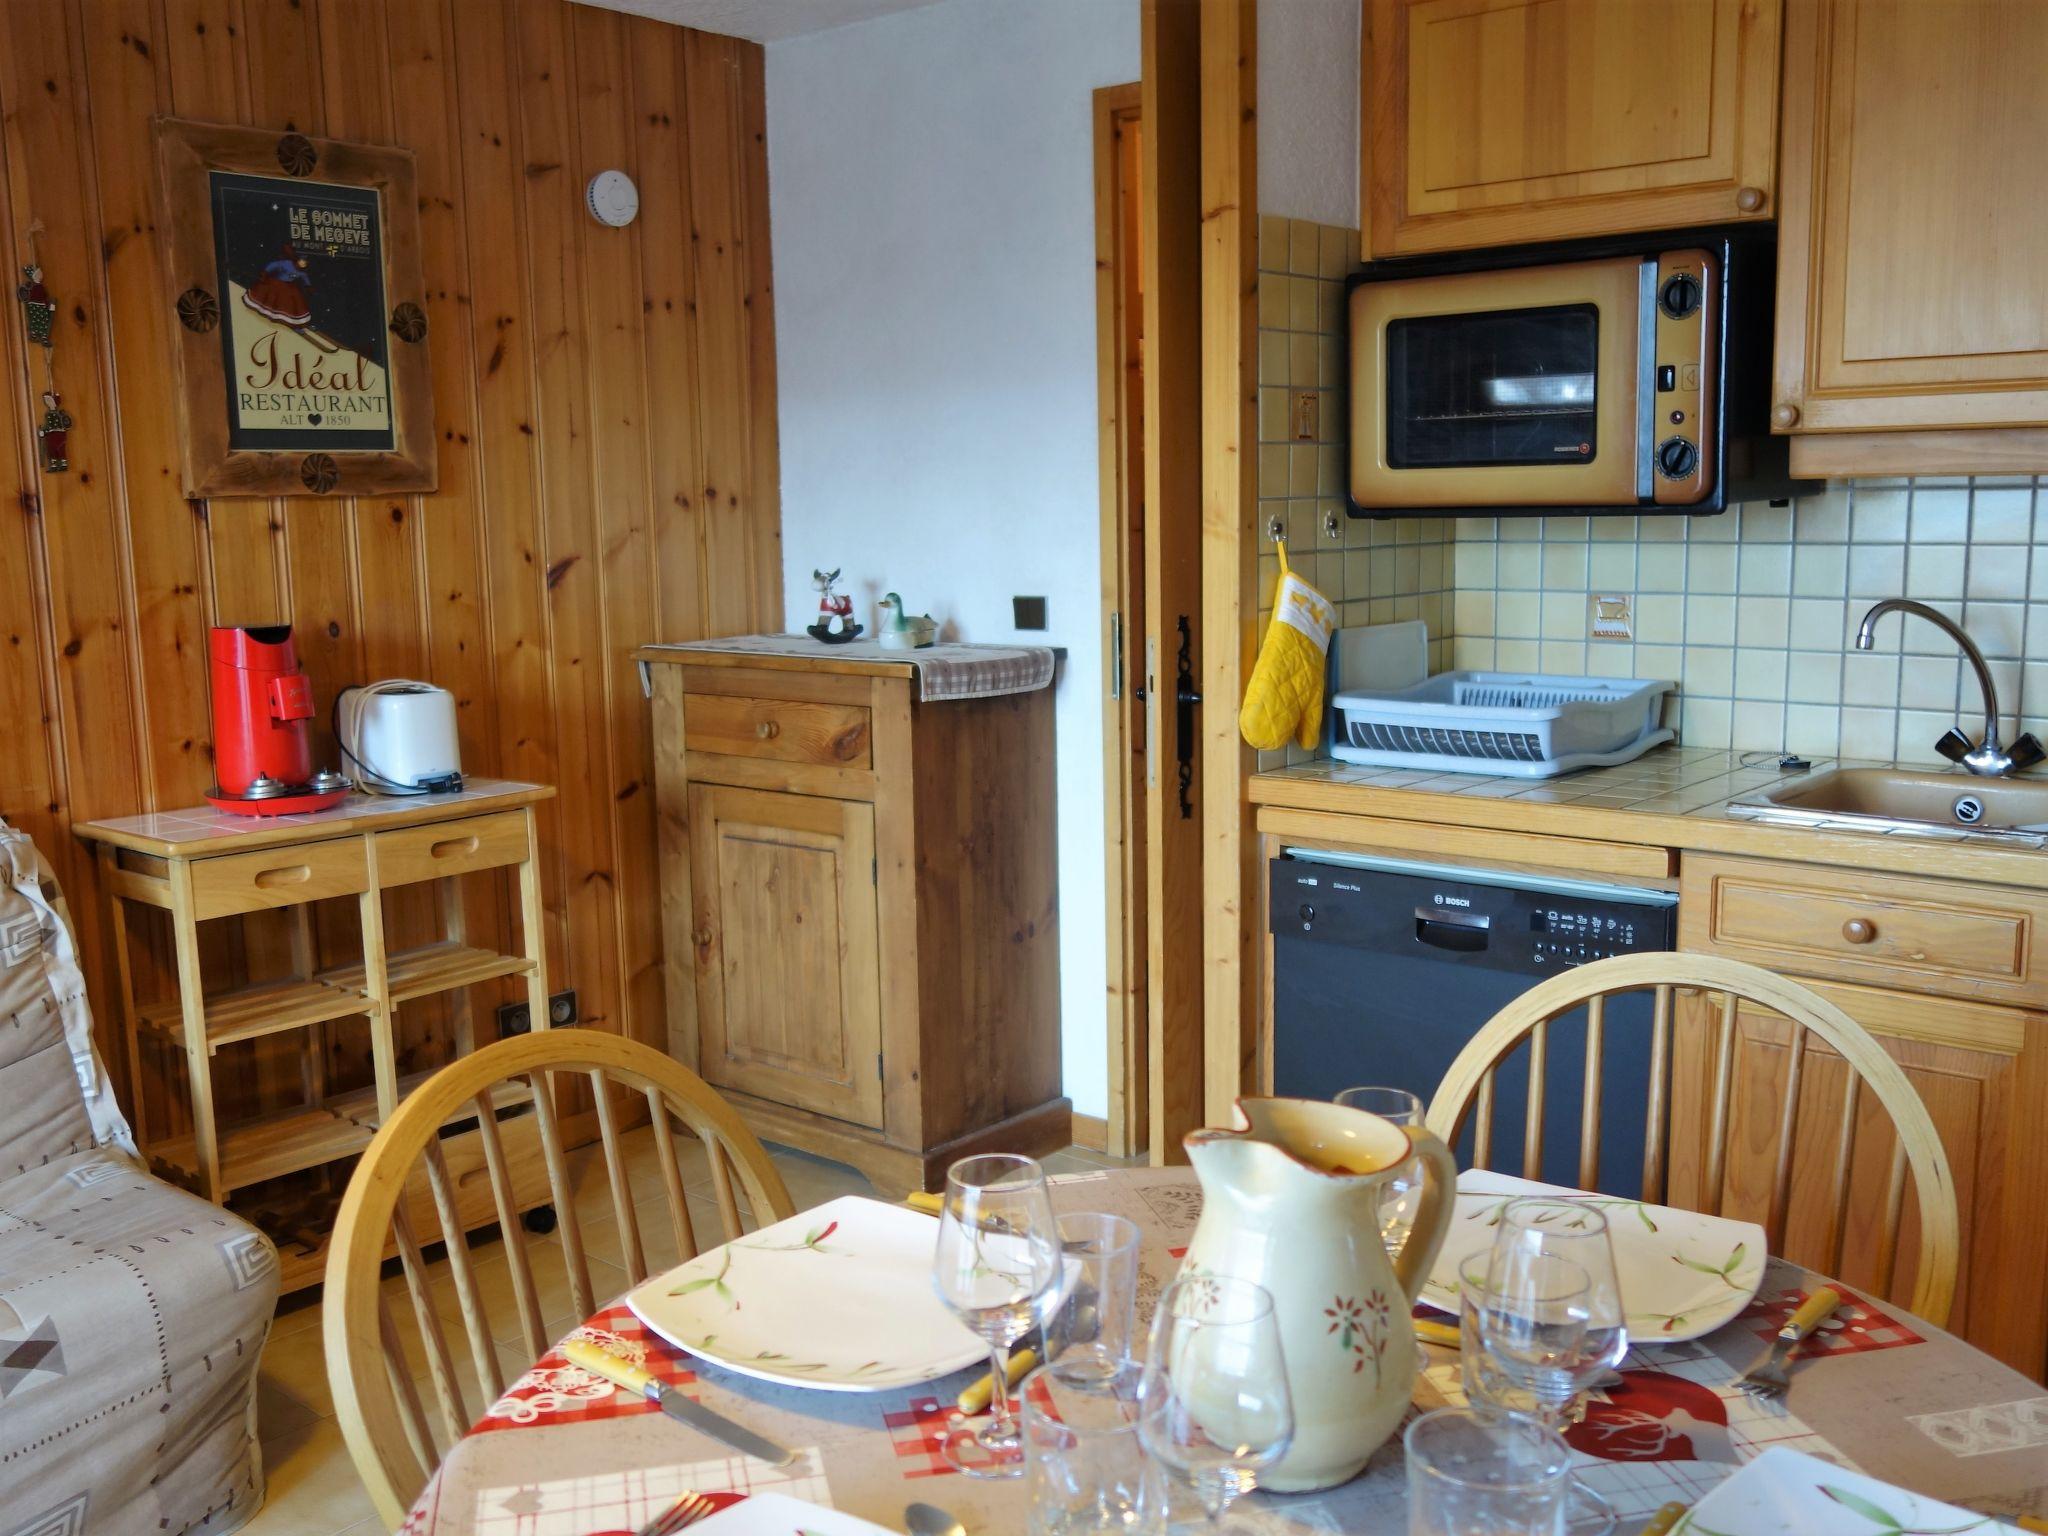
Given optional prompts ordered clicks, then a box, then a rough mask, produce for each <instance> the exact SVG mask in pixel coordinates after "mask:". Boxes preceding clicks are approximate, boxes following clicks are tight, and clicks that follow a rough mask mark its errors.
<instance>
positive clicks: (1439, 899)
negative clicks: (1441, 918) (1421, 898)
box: [1434, 892, 1472, 907]
mask: <svg viewBox="0 0 2048 1536" xmlns="http://www.w3.org/2000/svg"><path fill="white" fill-rule="evenodd" d="M1434 899H1435V901H1436V904H1437V905H1438V906H1440V907H1469V906H1471V905H1472V903H1471V902H1470V901H1468V900H1466V899H1465V898H1464V897H1463V896H1446V895H1443V894H1442V893H1441V892H1439V893H1438V894H1437V896H1436V897H1435V898H1434Z"/></svg>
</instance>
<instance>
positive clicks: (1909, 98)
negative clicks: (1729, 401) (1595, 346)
mask: <svg viewBox="0 0 2048 1536" xmlns="http://www.w3.org/2000/svg"><path fill="white" fill-rule="evenodd" d="M2044 58H2048V6H2043V5H2041V4H2039V3H2038V0H1949V3H1946V4H1942V5H1929V4H1926V3H1925V0H1854V3H1845V0H1792V3H1791V5H1790V7H1789V10H1788V12H1787V16H1786V22H1785V125H1784V136H1785V152H1784V164H1783V172H1784V185H1783V198H1782V202H1783V207H1782V210H1781V213H1780V218H1779V229H1778V236H1779V243H1778V337H1777V366H1776V387H1775V396H1776V398H1775V401H1774V405H1773V418H1772V419H1773V423H1774V425H1776V426H1777V427H1779V428H1780V429H1781V430H1785V429H1790V430H1794V431H1800V432H1847V431H1858V430H1866V431H1868V430H1882V431H1897V430H1902V429H1907V428H1913V427H1925V428H1935V427H1999V426H2020V425H2029V424H2040V423H2043V422H2048V265H2044V264H2043V263H2042V261H2041V259H2040V253H2041V251H2042V250H2043V249H2044V247H2048V177H2044V175H2043V172H2042V165H2043V160H2042V154H2043V150H2042V145H2043V144H2044V143H2048V91H2044V90H2043V89H2042V88H2041V61H2042V60H2043V59H2044Z"/></svg>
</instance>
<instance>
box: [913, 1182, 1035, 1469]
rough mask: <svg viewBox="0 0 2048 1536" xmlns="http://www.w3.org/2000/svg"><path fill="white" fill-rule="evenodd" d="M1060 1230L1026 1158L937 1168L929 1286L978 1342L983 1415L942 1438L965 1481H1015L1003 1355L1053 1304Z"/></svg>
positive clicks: (1015, 1448)
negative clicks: (985, 1367) (985, 1382)
mask: <svg viewBox="0 0 2048 1536" xmlns="http://www.w3.org/2000/svg"><path fill="white" fill-rule="evenodd" d="M1060 1274H1061V1264H1060V1231H1059V1225H1058V1223H1057V1222H1056V1221H1055V1220H1054V1218H1053V1214H1052V1200H1051V1198H1050V1197H1049V1196H1048V1195H1047V1194H1046V1188H1045V1170H1044V1169H1042V1168H1040V1167H1039V1166H1038V1164H1037V1163H1036V1162H1034V1161H1033V1160H1032V1159H1030V1158H1028V1157H1016V1156H1012V1155H1009V1154H1007V1153H1004V1154H991V1155H988V1156H983V1157H969V1158H963V1159H962V1160H961V1161H959V1162H957V1163H955V1164H954V1165H953V1166H952V1167H951V1168H949V1169H947V1170H946V1202H945V1205H944V1206H943V1207H942V1208H941V1210H940V1213H939V1241H938V1247H937V1249H936V1251H935V1252H934V1253H933V1255H932V1288H933V1289H934V1290H936V1291H937V1292H938V1295H939V1299H940V1300H941V1301H943V1302H944V1303H945V1304H946V1305H947V1306H948V1307H950V1308H951V1309H952V1311H953V1314H954V1315H955V1316H956V1317H958V1318H959V1319H960V1321H961V1322H962V1323H964V1324H966V1325H967V1328H968V1330H969V1331H970V1332H972V1333H975V1334H977V1335H979V1336H980V1337H981V1338H983V1339H985V1340H987V1342H988V1347H989V1367H990V1380H991V1382H992V1383H993V1386H994V1391H993V1392H992V1393H991V1394H990V1397H989V1417H988V1422H987V1423H986V1424H984V1425H983V1426H982V1427H981V1429H980V1430H979V1431H978V1432H977V1431H975V1430H973V1429H970V1428H968V1427H966V1426H964V1425H963V1426H961V1427H960V1428H959V1429H957V1430H955V1431H954V1432H953V1433H951V1434H949V1435H948V1436H947V1437H946V1441H945V1447H944V1450H945V1456H946V1460H947V1461H948V1462H949V1463H951V1464H952V1466H953V1467H954V1468H955V1469H956V1470H957V1471H960V1472H964V1473H966V1474H967V1475H968V1476H969V1477H1022V1476H1023V1475H1024V1455H1023V1447H1022V1439H1021V1436H1020V1434H1019V1431H1018V1427H1017V1417H1016V1415H1015V1413H1013V1412H1012V1411H1011V1408H1010V1390H1009V1380H1010V1351H1011V1349H1013V1348H1014V1347H1015V1346H1016V1344H1017V1342H1018V1341H1019V1340H1020V1339H1022V1338H1023V1337H1024V1336H1025V1335H1026V1334H1028V1333H1030V1332H1031V1331H1032V1329H1034V1328H1037V1327H1040V1326H1041V1325H1042V1324H1043V1323H1044V1322H1045V1320H1046V1318H1047V1317H1048V1316H1049V1315H1050V1314H1051V1313H1052V1312H1053V1310H1054V1309H1055V1308H1056V1307H1057V1306H1058V1305H1059V1301H1060Z"/></svg>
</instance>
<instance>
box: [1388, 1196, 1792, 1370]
mask: <svg viewBox="0 0 2048 1536" xmlns="http://www.w3.org/2000/svg"><path fill="white" fill-rule="evenodd" d="M1527 1196H1539V1197H1540V1196H1555V1197H1556V1198H1557V1200H1558V1201H1559V1203H1560V1206H1561V1207H1562V1206H1564V1205H1566V1204H1571V1205H1593V1206H1598V1207H1599V1208H1600V1209H1601V1210H1602V1211H1603V1212H1605V1213H1606V1216H1607V1230H1608V1233H1609V1235H1610V1236H1611V1237H1612V1238H1613V1240H1614V1267H1615V1270H1616V1272H1617V1274H1618V1276H1619V1278H1620V1281H1621V1300H1622V1305H1623V1306H1624V1307H1625V1308H1627V1311H1628V1333H1629V1337H1630V1338H1631V1339H1632V1340H1635V1341H1637V1342H1639V1343H1643V1344H1675V1343H1678V1342H1679V1341H1681V1340H1684V1339H1697V1338H1699V1337H1701V1336H1702V1335H1704V1334H1709V1333H1712V1332H1713V1331H1714V1330H1715V1329H1716V1328H1718V1327H1720V1326H1721V1325H1722V1324H1723V1323H1725V1322H1727V1321H1728V1320H1729V1319H1730V1318H1732V1317H1734V1316H1735V1315H1736V1314H1737V1313H1739V1312H1740V1311H1741V1310H1742V1309H1743V1308H1744V1307H1746V1306H1748V1305H1749V1304H1750V1302H1751V1301H1752V1300H1754V1299H1755V1297H1756V1288H1757V1287H1758V1286H1759V1285H1760V1284H1762V1283H1763V1278H1764V1260H1765V1258H1766V1257H1767V1255H1766V1253H1765V1251H1764V1250H1765V1242H1766V1239H1765V1237H1764V1229H1763V1228H1762V1227H1760V1226H1757V1225H1756V1224H1755V1223H1754V1222H1749V1221H1729V1220H1727V1219H1726V1218H1725V1217H1720V1216H1702V1215H1701V1214H1700V1213H1699V1212H1697V1211H1679V1210H1673V1209H1672V1208H1671V1207H1669V1206H1664V1205H1645V1204H1643V1203H1642V1202H1641V1201H1639V1200H1617V1199H1613V1198H1611V1197H1610V1196H1607V1195H1589V1194H1586V1193H1585V1192H1583V1191H1582V1190H1576V1189H1562V1188H1560V1187H1559V1186H1557V1185H1555V1184H1533V1183H1531V1182H1530V1181H1529V1180H1527V1179H1517V1178H1511V1177H1509V1176H1508V1175H1507V1174H1504V1173H1492V1172H1489V1171H1488V1170H1486V1169H1484V1168H1468V1169H1466V1170H1465V1171H1464V1172H1463V1173H1461V1174H1459V1175H1458V1209H1457V1214H1456V1215H1455V1216H1453V1217H1452V1218H1451V1231H1450V1235H1449V1236H1448V1237H1446V1238H1445V1239H1444V1246H1443V1251H1442V1252H1441V1253H1439V1254H1438V1255H1437V1259H1436V1266H1435V1267H1434V1268H1433V1269H1431V1270H1430V1272H1429V1279H1428V1280H1427V1281H1426V1282H1424V1284H1423V1287H1422V1300H1423V1301H1424V1302H1425V1303H1426V1304H1427V1305H1429V1306H1432V1307H1436V1308H1438V1309H1439V1310H1441V1311H1444V1312H1451V1313H1455V1312H1456V1311H1457V1310H1458V1269H1459V1266H1461V1265H1462V1264H1463V1263H1464V1262H1465V1260H1466V1259H1467V1258H1469V1257H1470V1256H1471V1255H1472V1254H1475V1253H1478V1252H1479V1251H1480V1250H1482V1249H1485V1248H1489V1247H1491V1246H1492V1245H1493V1235H1494V1230H1495V1228H1496V1226H1497V1225H1498V1224H1499V1221H1500V1210H1501V1207H1502V1206H1503V1205H1504V1204H1506V1203H1507V1202H1508V1201H1509V1200H1519V1199H1522V1198H1524V1197H1527ZM1674 1260H1675V1261H1676V1262H1673V1261H1674Z"/></svg>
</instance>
